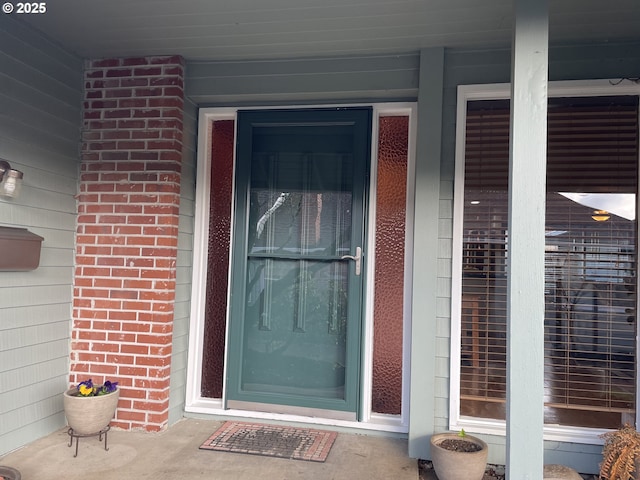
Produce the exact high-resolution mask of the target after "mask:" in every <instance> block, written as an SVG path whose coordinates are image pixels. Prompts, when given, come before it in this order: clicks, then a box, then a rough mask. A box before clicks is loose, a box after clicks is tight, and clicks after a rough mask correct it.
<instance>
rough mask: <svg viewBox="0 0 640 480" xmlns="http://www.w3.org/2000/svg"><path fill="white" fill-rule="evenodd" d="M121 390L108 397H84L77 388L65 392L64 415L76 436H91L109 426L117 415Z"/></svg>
mask: <svg viewBox="0 0 640 480" xmlns="http://www.w3.org/2000/svg"><path fill="white" fill-rule="evenodd" d="M119 398H120V389H117V390H116V391H115V392H113V393H109V394H107V395H100V396H97V397H82V396H80V395H78V391H77V390H76V389H75V388H71V389H69V390H67V391H66V392H64V414H65V415H66V417H67V422H68V423H69V426H70V427H71V428H73V433H74V434H76V435H91V434H94V433H98V432H100V430H102V429H104V428H105V427H107V425H109V423H110V422H111V419H112V418H113V416H114V415H115V413H116V408H117V407H118V399H119Z"/></svg>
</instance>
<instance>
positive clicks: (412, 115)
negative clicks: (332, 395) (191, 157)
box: [174, 102, 417, 433]
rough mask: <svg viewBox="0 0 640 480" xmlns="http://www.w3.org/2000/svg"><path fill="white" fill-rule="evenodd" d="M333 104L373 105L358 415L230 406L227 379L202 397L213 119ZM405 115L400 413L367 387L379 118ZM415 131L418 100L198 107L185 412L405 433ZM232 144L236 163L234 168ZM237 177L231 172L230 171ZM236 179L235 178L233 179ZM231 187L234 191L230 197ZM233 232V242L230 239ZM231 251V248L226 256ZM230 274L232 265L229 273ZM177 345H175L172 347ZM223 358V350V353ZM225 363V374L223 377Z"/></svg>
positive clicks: (341, 105) (371, 362) (370, 355)
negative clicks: (377, 406)
mask: <svg viewBox="0 0 640 480" xmlns="http://www.w3.org/2000/svg"><path fill="white" fill-rule="evenodd" d="M333 107H340V108H345V107H372V108H373V117H372V131H371V162H370V169H371V170H370V184H369V191H368V195H369V198H368V200H367V204H368V212H367V219H366V220H365V221H366V224H367V231H366V232H365V236H366V244H365V245H364V246H363V248H364V249H365V251H367V252H369V253H368V255H367V257H368V258H367V266H368V268H367V269H366V277H365V278H364V282H365V285H364V299H363V305H362V308H363V334H362V354H361V356H362V361H361V365H362V368H361V380H360V385H361V394H360V405H359V411H360V412H361V415H360V420H359V421H350V420H335V419H325V418H311V417H306V416H299V415H289V414H275V413H264V412H251V411H245V410H233V409H228V408H227V405H226V382H225V384H224V386H223V394H222V398H220V399H212V398H206V397H202V395H201V393H200V392H201V373H202V353H203V338H204V318H205V298H206V274H207V268H206V265H207V261H206V259H207V245H208V237H209V198H210V192H211V185H210V177H211V163H210V161H211V158H210V155H211V153H210V152H211V135H210V128H209V126H210V125H211V123H212V122H214V121H218V120H234V121H236V124H235V127H236V128H237V112H238V111H239V110H248V109H250V110H258V109H313V108H321V109H324V108H333ZM394 115H395V116H398V115H402V116H408V117H409V151H408V165H407V204H406V240H405V272H404V276H405V278H404V322H403V323H404V333H403V382H402V385H403V386H402V413H401V414H400V415H383V414H377V413H375V412H372V411H371V400H372V399H371V387H372V365H373V348H372V347H373V298H374V273H375V255H374V252H375V214H376V212H375V209H376V203H375V198H376V185H377V153H378V119H379V117H381V116H394ZM416 134H417V104H416V103H415V102H389V103H357V104H324V105H323V104H319V105H271V106H242V107H220V108H216V107H212V108H201V109H200V111H199V118H198V152H197V168H196V194H195V212H194V236H193V238H194V241H193V263H192V265H193V271H192V285H191V289H192V290H191V316H190V324H189V332H190V334H189V346H188V365H187V378H186V382H185V383H186V392H185V396H186V398H185V412H187V413H197V414H212V415H224V416H228V417H229V416H234V417H249V418H259V419H265V420H269V419H279V420H285V421H303V422H306V423H315V424H322V425H334V426H344V427H354V428H360V429H370V430H381V431H389V432H400V433H406V432H407V431H408V426H409V392H410V367H411V365H410V358H411V351H410V349H411V292H412V278H413V270H412V264H413V224H414V221H413V219H414V210H415V208H414V197H415V180H414V179H415V175H414V172H415V153H416ZM235 154H236V152H235V145H234V168H235ZM234 177H235V172H234ZM234 183H235V181H234ZM234 196H235V191H234V192H232V197H234ZM234 215H235V205H232V217H233V216H234ZM233 235H234V232H233V231H232V232H231V245H233V240H234V239H233ZM231 254H232V252H231V251H230V256H231ZM230 280H231V269H229V277H228V279H227V281H228V282H229V281H230ZM227 300H228V301H227V312H226V314H227V332H226V339H225V345H226V346H228V344H229V343H228V337H229V329H228V326H229V322H228V317H229V299H227ZM174 348H175V347H174ZM225 358H226V355H225ZM226 376H227V372H226V365H225V372H224V378H226Z"/></svg>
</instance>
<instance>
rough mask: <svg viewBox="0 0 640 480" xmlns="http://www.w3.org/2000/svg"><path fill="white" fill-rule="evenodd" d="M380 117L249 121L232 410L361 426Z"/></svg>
mask: <svg viewBox="0 0 640 480" xmlns="http://www.w3.org/2000/svg"><path fill="white" fill-rule="evenodd" d="M370 132H371V109H368V108H352V109H351V108H350V109H331V110H329V109H315V110H311V109H309V110H256V111H241V112H239V113H238V134H237V154H236V159H237V160H236V183H235V220H234V221H235V225H234V242H233V249H234V250H233V251H234V254H233V259H232V262H233V268H232V282H231V311H230V320H229V342H228V349H227V351H228V357H227V358H228V361H227V384H226V385H227V386H226V401H227V406H228V407H229V408H240V409H249V410H258V411H272V412H280V413H292V414H302V415H306V414H310V415H315V416H325V417H328V418H341V419H353V420H355V419H356V418H357V413H358V412H357V409H358V397H359V391H360V383H361V382H360V363H361V358H360V357H361V342H362V301H363V279H364V269H365V262H364V254H363V245H364V241H365V221H364V219H365V217H366V215H365V210H366V202H365V198H366V189H367V186H368V177H369V174H368V172H369V157H370V143H371V134H370Z"/></svg>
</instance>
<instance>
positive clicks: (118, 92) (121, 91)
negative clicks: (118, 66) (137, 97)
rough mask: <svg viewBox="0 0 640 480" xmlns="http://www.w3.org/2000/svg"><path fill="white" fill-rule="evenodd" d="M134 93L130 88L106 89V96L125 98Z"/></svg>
mask: <svg viewBox="0 0 640 480" xmlns="http://www.w3.org/2000/svg"><path fill="white" fill-rule="evenodd" d="M132 93H133V90H131V89H130V88H113V89H110V90H105V92H104V97H105V98H123V97H125V98H126V97H130V96H131V95H132Z"/></svg>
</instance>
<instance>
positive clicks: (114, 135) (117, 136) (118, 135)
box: [102, 130, 131, 140]
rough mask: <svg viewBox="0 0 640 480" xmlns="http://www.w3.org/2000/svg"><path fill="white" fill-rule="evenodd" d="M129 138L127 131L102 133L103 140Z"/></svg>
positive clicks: (129, 134) (129, 133)
mask: <svg viewBox="0 0 640 480" xmlns="http://www.w3.org/2000/svg"><path fill="white" fill-rule="evenodd" d="M129 138H131V132H129V131H128V130H109V131H106V132H102V139H103V140H121V139H129Z"/></svg>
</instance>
